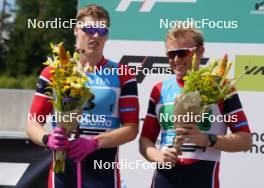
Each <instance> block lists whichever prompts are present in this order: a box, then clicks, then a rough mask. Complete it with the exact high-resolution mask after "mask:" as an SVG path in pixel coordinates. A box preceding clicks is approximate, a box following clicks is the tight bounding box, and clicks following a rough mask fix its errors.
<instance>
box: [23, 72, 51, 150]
mask: <svg viewBox="0 0 264 188" xmlns="http://www.w3.org/2000/svg"><path fill="white" fill-rule="evenodd" d="M50 76H51V74H50V68H49V67H46V68H45V69H44V70H43V71H42V72H41V74H40V77H39V79H38V83H37V88H36V92H35V95H34V97H33V101H32V105H31V110H30V113H29V115H30V116H29V118H28V123H27V125H26V133H27V135H28V137H29V138H30V139H32V141H33V142H34V143H36V144H38V145H41V146H43V144H42V138H43V135H44V134H47V132H46V130H45V129H44V127H43V125H44V123H45V121H46V118H45V117H46V115H48V114H49V113H50V112H51V110H52V104H51V102H50V97H49V96H47V95H46V92H48V91H47V88H46V86H47V85H48V83H49V78H50ZM40 116H41V118H39V117H40Z"/></svg>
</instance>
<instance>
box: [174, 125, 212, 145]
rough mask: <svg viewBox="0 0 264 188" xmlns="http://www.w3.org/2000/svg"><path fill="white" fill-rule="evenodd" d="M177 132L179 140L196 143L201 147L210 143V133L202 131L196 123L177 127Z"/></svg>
mask: <svg viewBox="0 0 264 188" xmlns="http://www.w3.org/2000/svg"><path fill="white" fill-rule="evenodd" d="M176 132H177V135H178V136H176V139H177V140H178V141H182V142H189V143H194V144H196V145H197V146H201V147H207V146H208V145H210V142H209V139H208V135H207V134H205V133H204V132H202V131H201V130H200V129H199V128H198V126H197V125H196V124H186V125H183V126H182V127H181V128H176Z"/></svg>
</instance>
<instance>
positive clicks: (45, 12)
mask: <svg viewBox="0 0 264 188" xmlns="http://www.w3.org/2000/svg"><path fill="white" fill-rule="evenodd" d="M16 5H17V6H18V10H17V12H16V16H15V20H14V24H13V28H12V29H11V31H10V34H9V40H8V41H7V43H6V45H7V49H8V51H7V54H6V58H5V64H6V72H7V74H8V75H10V76H14V77H18V76H21V75H31V74H37V73H39V72H40V71H41V69H42V68H43V66H42V63H43V62H44V61H45V60H46V58H47V57H46V56H47V54H49V53H50V47H49V43H50V42H53V43H58V42H64V44H65V47H66V49H67V50H70V51H71V52H72V51H73V49H74V43H75V37H74V35H73V28H32V27H31V28H28V19H31V20H33V19H36V20H37V21H46V20H50V21H52V20H54V19H56V18H57V19H59V18H60V19H61V21H64V20H70V19H72V18H75V16H76V11H77V0H30V1H28V0H16Z"/></svg>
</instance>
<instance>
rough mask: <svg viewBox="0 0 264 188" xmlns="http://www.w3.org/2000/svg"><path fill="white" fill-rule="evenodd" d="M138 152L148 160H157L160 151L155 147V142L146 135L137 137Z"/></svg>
mask: <svg viewBox="0 0 264 188" xmlns="http://www.w3.org/2000/svg"><path fill="white" fill-rule="evenodd" d="M139 147H140V153H141V154H142V155H143V156H144V157H145V159H147V160H148V161H150V162H158V161H159V159H158V156H159V155H160V151H159V150H158V149H157V148H156V146H155V144H154V143H153V142H152V141H151V140H149V139H148V138H146V137H141V138H140V139H139Z"/></svg>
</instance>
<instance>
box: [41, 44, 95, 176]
mask: <svg viewBox="0 0 264 188" xmlns="http://www.w3.org/2000/svg"><path fill="white" fill-rule="evenodd" d="M51 49H52V53H53V58H50V57H48V59H47V61H46V62H45V63H44V64H45V65H47V66H50V67H52V70H51V71H50V73H51V74H52V77H51V80H50V83H49V86H48V88H49V89H50V91H52V92H51V93H48V95H50V96H51V102H52V104H53V107H54V111H55V117H56V126H57V127H60V128H63V129H64V130H65V131H66V134H67V135H68V136H69V137H70V135H71V133H73V131H74V130H75V129H76V128H77V127H78V124H79V123H78V121H77V119H78V118H77V116H78V115H81V114H82V106H83V105H84V103H85V102H86V101H87V100H89V99H90V98H91V97H92V95H93V94H92V93H91V91H90V89H89V87H87V82H88V78H87V76H86V75H85V72H84V71H83V70H82V68H81V67H80V65H79V64H78V61H79V55H78V54H77V53H74V56H73V57H71V55H70V53H69V52H67V51H66V50H65V49H64V46H63V43H60V44H58V45H53V44H51ZM73 115H74V116H73ZM66 116H67V117H70V120H69V119H67V120H66V118H64V117H66ZM71 117H73V118H71ZM66 155H67V150H55V151H54V161H55V164H54V168H53V170H54V172H55V173H59V172H64V168H65V159H66Z"/></svg>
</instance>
